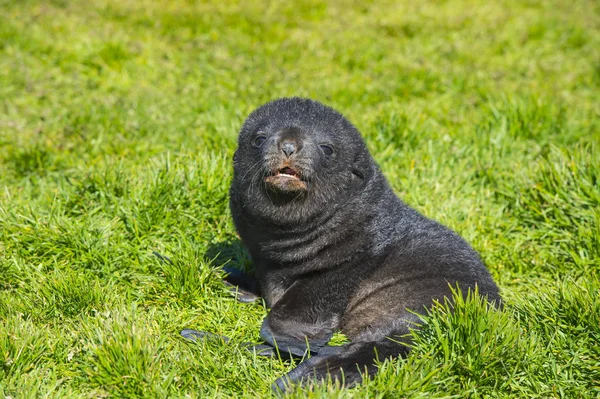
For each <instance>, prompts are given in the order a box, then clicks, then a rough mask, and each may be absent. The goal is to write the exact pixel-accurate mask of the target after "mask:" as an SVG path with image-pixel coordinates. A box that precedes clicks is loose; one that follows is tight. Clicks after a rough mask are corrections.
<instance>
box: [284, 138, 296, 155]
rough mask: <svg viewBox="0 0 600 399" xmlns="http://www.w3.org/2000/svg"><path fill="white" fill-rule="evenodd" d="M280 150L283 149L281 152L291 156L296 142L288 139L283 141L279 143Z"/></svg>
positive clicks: (294, 150)
mask: <svg viewBox="0 0 600 399" xmlns="http://www.w3.org/2000/svg"><path fill="white" fill-rule="evenodd" d="M281 151H283V153H284V154H285V155H287V156H288V157H289V156H291V155H292V154H293V153H295V152H296V143H294V142H293V141H289V140H286V141H284V142H283V143H281Z"/></svg>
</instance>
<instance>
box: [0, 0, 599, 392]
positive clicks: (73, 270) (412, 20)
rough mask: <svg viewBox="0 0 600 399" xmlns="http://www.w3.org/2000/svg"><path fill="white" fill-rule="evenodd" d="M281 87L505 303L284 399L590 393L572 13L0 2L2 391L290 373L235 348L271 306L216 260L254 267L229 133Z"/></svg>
mask: <svg viewBox="0 0 600 399" xmlns="http://www.w3.org/2000/svg"><path fill="white" fill-rule="evenodd" d="M290 95H298V96H307V97H311V98H314V99H316V100H320V101H322V102H324V103H326V104H328V105H331V106H333V107H335V108H336V109H338V110H340V111H341V112H342V113H344V114H345V115H346V116H347V117H348V118H349V119H350V120H351V121H352V122H353V123H354V124H355V125H356V126H357V127H358V128H359V129H360V130H361V132H362V133H363V135H364V136H365V138H366V140H367V142H368V145H369V147H370V149H371V151H372V153H373V155H374V157H375V158H376V160H377V161H378V162H379V163H380V165H381V167H382V169H383V172H384V174H385V175H386V176H387V177H388V179H389V181H390V183H391V185H392V186H393V188H394V190H395V191H396V192H397V193H398V195H400V196H401V198H403V199H404V200H405V201H406V202H407V203H409V204H410V205H412V206H413V207H415V208H417V209H418V210H420V211H421V212H423V213H424V214H426V215H428V216H430V217H432V218H434V219H436V220H439V221H441V222H442V223H444V224H446V225H448V226H450V227H452V228H453V229H455V230H456V231H458V232H459V233H460V234H461V235H462V236H463V237H465V238H466V239H467V240H468V241H469V242H471V243H472V245H473V246H474V247H475V248H476V249H477V250H478V251H479V252H480V253H481V254H482V257H483V258H484V260H485V262H486V264H487V265H488V267H489V269H490V271H491V273H492V274H493V276H494V277H495V279H496V281H497V282H498V284H499V286H500V287H501V289H502V294H503V296H504V298H505V300H506V307H505V310H504V311H503V312H498V311H487V310H486V308H485V306H483V305H482V304H481V303H478V301H474V300H463V301H459V303H458V305H457V307H456V310H455V312H454V313H453V314H451V313H449V312H447V309H444V308H443V307H440V308H439V309H437V310H436V311H434V312H433V314H431V315H430V316H429V317H427V318H426V319H425V320H424V328H423V330H422V331H420V332H418V333H416V345H415V348H414V351H413V352H412V354H411V356H410V357H409V358H408V359H400V360H395V361H386V362H384V363H382V364H381V370H380V373H379V374H378V376H377V377H376V378H375V379H373V380H371V381H369V382H367V383H365V384H363V385H362V386H360V387H358V388H355V389H349V390H348V389H345V390H340V389H336V387H335V386H334V385H332V384H331V383H330V384H329V385H322V386H318V387H316V388H315V389H314V390H308V391H307V390H297V391H295V392H294V393H293V394H292V396H295V397H298V398H301V397H335V398H350V397H359V398H397V397H398V398H404V397H410V398H416V397H435V398H438V397H439V398H441V397H444V398H449V397H469V398H484V397H485V398H491V397H494V398H496V397H498V398H500V397H516V398H529V397H539V398H555V397H556V398H563V397H564V398H587V397H600V283H599V276H600V189H599V186H600V3H598V2H596V1H591V0H589V1H580V0H570V1H568V0H560V1H554V0H548V1H543V0H540V1H534V0H528V1H520V0H519V1H517V0H510V1H467V0H447V1H442V0H438V1H434V0H429V1H408V0H405V1H399V2H391V1H377V2H375V1H366V0H360V1H359V0H347V1H331V2H324V1H320V0H308V1H300V2H280V3H266V2H265V3H264V4H262V5H261V4H258V3H257V2H232V1H230V0H221V1H215V2H212V3H210V4H209V3H206V2H201V1H193V0H189V1H184V0H170V1H166V0H165V1H151V0H145V1H139V0H85V1H84V0H79V1H67V0H52V1H50V0H47V1H41V0H40V1H34V0H0V397H12V398H30V397H31V398H37V397H50V398H60V397H64V398H77V397H82V398H86V397H100V398H104V397H112V398H134V397H135V398H137V397H147V398H161V397H169V398H177V397H182V398H183V397H185V398H188V397H190V398H229V397H248V398H256V397H265V396H268V395H270V384H271V383H272V382H273V381H274V380H275V379H276V378H277V377H278V376H280V375H282V374H283V373H285V372H286V371H288V370H290V369H291V368H293V366H294V365H293V364H290V363H286V362H282V361H272V360H269V359H262V358H259V357H256V356H255V355H253V354H252V353H249V352H247V351H246V350H244V349H243V348H241V347H240V346H239V345H238V344H239V343H241V342H244V341H257V340H258V333H259V326H260V323H261V321H262V318H263V317H264V316H265V314H266V310H265V309H264V308H263V307H262V306H261V305H260V304H252V305H248V304H241V303H238V302H236V301H235V299H234V298H233V297H232V295H231V294H230V293H229V292H228V291H227V290H226V288H225V287H224V285H223V284H222V282H221V278H222V277H223V275H222V272H220V271H219V269H218V266H221V265H223V264H225V263H228V264H230V265H235V266H236V267H239V268H242V269H248V268H251V262H250V261H249V259H248V256H247V255H246V253H245V252H244V250H243V248H242V247H241V245H240V243H239V241H238V239H237V237H236V233H235V230H234V228H233V224H232V221H231V216H230V213H229V210H228V193H227V191H228V185H229V181H230V178H231V173H232V165H231V157H232V154H233V151H234V149H235V140H236V136H237V131H238V129H239V127H240V126H241V123H242V121H243V120H244V118H245V116H246V115H247V114H248V113H249V112H250V111H251V110H252V109H254V108H255V107H257V106H258V105H260V104H262V103H264V102H266V101H268V100H270V99H273V98H276V97H281V96H290ZM153 251H157V252H159V253H161V254H164V255H166V256H168V257H170V258H171V259H172V260H173V264H168V263H164V264H163V263H161V262H160V261H159V259H158V258H157V257H155V256H154V255H153ZM182 328H196V329H202V330H209V331H213V332H217V333H221V334H224V335H227V336H230V337H231V338H232V342H231V343H229V344H226V343H224V342H221V341H211V342H207V343H203V344H196V345H195V344H189V343H187V342H184V341H183V340H182V339H181V338H180V337H179V330H181V329H182ZM336 340H337V341H338V342H339V341H342V340H343V337H342V336H338V337H336Z"/></svg>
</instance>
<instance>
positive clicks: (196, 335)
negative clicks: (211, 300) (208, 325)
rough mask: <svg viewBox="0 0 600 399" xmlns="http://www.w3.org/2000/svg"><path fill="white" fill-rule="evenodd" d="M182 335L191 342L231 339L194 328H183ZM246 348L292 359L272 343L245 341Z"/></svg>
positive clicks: (274, 356)
mask: <svg viewBox="0 0 600 399" xmlns="http://www.w3.org/2000/svg"><path fill="white" fill-rule="evenodd" d="M180 334H181V336H182V337H183V338H185V339H186V340H187V341H190V342H200V341H208V340H221V341H223V342H225V343H229V342H230V341H231V340H230V339H229V338H228V337H226V336H224V335H219V334H214V333H211V332H208V331H198V330H192V329H187V328H186V329H185V330H181V332H180ZM241 346H243V347H244V348H246V349H247V350H248V351H250V352H256V354H257V355H258V356H263V357H270V358H282V359H285V360H288V359H291V358H292V355H291V354H289V353H287V352H285V351H282V352H280V351H278V350H277V349H276V348H274V347H272V346H271V345H266V344H254V343H251V342H244V343H242V344H241Z"/></svg>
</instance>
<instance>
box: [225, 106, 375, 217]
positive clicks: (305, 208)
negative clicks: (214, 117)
mask: <svg viewBox="0 0 600 399" xmlns="http://www.w3.org/2000/svg"><path fill="white" fill-rule="evenodd" d="M369 160H370V156H369V155H368V151H367V149H366V147H365V145H364V142H363V140H362V138H361V136H360V134H359V132H358V131H357V129H356V128H355V127H354V126H353V125H352V124H351V123H350V122H348V120H347V119H346V118H344V117H343V116H342V115H341V114H340V113H338V112H337V111H335V110H333V109H332V108H329V107H326V106H324V105H322V104H320V103H318V102H316V101H313V100H308V99H302V98H296V97H293V98H281V99H278V100H275V101H272V102H270V103H267V104H265V105H263V106H261V107H259V108H258V109H256V110H255V111H254V112H252V113H251V114H250V116H249V117H248V119H247V120H246V121H245V123H244V125H243V126H242V129H241V131H240V134H239V140H238V149H237V151H236V154H235V156H234V181H233V185H232V196H233V195H234V194H236V195H238V196H241V199H240V200H241V201H244V203H245V204H244V207H250V208H252V207H255V208H256V209H257V211H259V213H263V214H264V213H265V211H264V209H265V207H269V206H275V207H285V206H288V207H293V210H290V212H292V213H299V212H301V213H302V214H304V215H307V214H308V213H310V212H313V211H316V210H318V207H319V206H324V205H328V206H330V205H331V204H335V203H336V202H339V201H342V200H344V199H347V197H348V193H349V192H350V191H352V190H351V189H352V188H353V187H356V186H357V185H358V184H360V183H361V182H362V181H363V180H364V177H365V168H366V167H367V166H368V165H370V162H369ZM280 210H281V209H280Z"/></svg>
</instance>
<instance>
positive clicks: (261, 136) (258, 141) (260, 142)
mask: <svg viewBox="0 0 600 399" xmlns="http://www.w3.org/2000/svg"><path fill="white" fill-rule="evenodd" d="M266 139H267V136H265V135H264V134H259V135H257V136H256V137H255V138H254V140H252V144H254V146H255V147H260V146H261V145H263V143H264V142H265V140H266Z"/></svg>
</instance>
